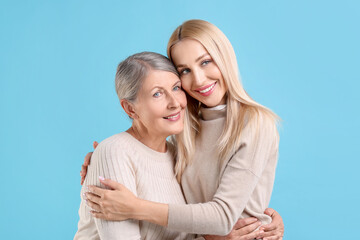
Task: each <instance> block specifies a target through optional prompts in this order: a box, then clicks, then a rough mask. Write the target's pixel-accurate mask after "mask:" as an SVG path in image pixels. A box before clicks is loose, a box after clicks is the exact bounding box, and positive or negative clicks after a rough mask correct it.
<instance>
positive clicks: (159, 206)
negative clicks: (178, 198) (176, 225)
mask: <svg viewBox="0 0 360 240" xmlns="http://www.w3.org/2000/svg"><path fill="white" fill-rule="evenodd" d="M133 206H135V208H134V211H133V213H134V216H133V217H132V218H133V219H137V220H142V221H147V222H151V223H155V224H158V225H161V226H165V227H166V226H167V223H168V212H169V206H168V205H167V204H163V203H155V202H151V201H147V200H143V199H137V200H136V202H134V204H133Z"/></svg>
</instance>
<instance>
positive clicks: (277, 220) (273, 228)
mask: <svg viewBox="0 0 360 240" xmlns="http://www.w3.org/2000/svg"><path fill="white" fill-rule="evenodd" d="M264 213H265V214H266V215H269V216H270V217H271V218H272V221H271V223H269V224H267V225H264V226H261V227H260V230H262V232H261V233H260V234H259V237H258V239H263V240H282V239H283V236H284V222H283V220H282V217H281V216H280V214H279V213H278V212H277V211H275V210H274V209H272V208H267V209H266V210H265V212H264Z"/></svg>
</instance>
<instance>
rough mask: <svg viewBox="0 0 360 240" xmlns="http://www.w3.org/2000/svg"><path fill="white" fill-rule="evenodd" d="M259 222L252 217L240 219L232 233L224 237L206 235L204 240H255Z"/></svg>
mask: <svg viewBox="0 0 360 240" xmlns="http://www.w3.org/2000/svg"><path fill="white" fill-rule="evenodd" d="M260 226H261V222H260V221H259V220H258V219H257V218H254V217H249V218H242V219H239V220H238V221H237V223H236V224H235V226H234V227H233V229H232V231H231V232H230V233H229V234H228V235H226V236H215V235H206V236H204V238H205V239H206V240H253V239H256V238H257V237H258V236H259V234H260V233H261V232H262V231H261V230H256V229H257V228H258V227H260Z"/></svg>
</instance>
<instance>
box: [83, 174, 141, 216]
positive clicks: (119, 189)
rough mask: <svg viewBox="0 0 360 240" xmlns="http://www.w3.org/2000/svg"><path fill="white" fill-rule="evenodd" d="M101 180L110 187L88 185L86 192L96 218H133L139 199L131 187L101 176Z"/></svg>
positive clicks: (88, 203)
mask: <svg viewBox="0 0 360 240" xmlns="http://www.w3.org/2000/svg"><path fill="white" fill-rule="evenodd" d="M99 179H100V182H101V183H102V184H104V185H105V186H107V187H109V188H110V189H102V188H99V187H96V186H88V189H89V192H87V193H85V196H86V200H87V201H86V202H87V205H88V206H89V207H90V208H91V209H93V211H91V213H92V215H93V216H94V217H95V218H100V219H104V220H115V221H116V220H117V221H122V220H126V219H129V218H133V215H134V212H135V210H136V206H138V205H139V201H141V200H140V199H138V198H137V197H136V196H135V195H134V194H133V193H132V192H131V191H130V190H129V189H127V188H126V187H124V186H123V185H122V184H120V183H118V182H115V181H112V180H109V179H104V178H102V177H99Z"/></svg>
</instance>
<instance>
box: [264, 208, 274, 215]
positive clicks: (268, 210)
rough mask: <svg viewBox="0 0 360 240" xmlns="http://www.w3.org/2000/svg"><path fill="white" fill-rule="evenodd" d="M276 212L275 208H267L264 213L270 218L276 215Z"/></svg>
mask: <svg viewBox="0 0 360 240" xmlns="http://www.w3.org/2000/svg"><path fill="white" fill-rule="evenodd" d="M275 212H276V211H275V210H274V209H273V208H267V209H265V211H264V213H265V214H266V215H268V216H270V217H272V215H273V214H274V213H275Z"/></svg>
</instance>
